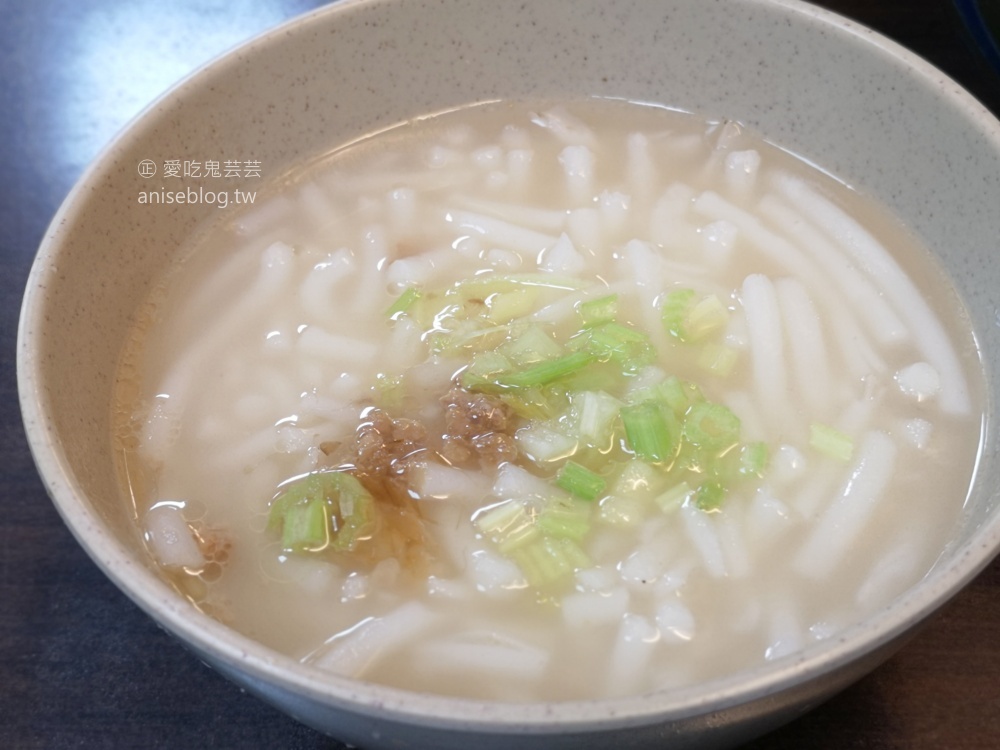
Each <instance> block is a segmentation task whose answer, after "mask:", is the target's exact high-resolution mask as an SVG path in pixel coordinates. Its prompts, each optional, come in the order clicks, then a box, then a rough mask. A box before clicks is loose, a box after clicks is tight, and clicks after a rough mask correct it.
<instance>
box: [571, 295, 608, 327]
mask: <svg viewBox="0 0 1000 750" xmlns="http://www.w3.org/2000/svg"><path fill="white" fill-rule="evenodd" d="M577 312H579V313H580V319H581V320H582V321H583V326H584V328H590V327H592V326H596V325H599V324H601V323H610V322H611V321H613V320H615V318H617V317H618V295H617V294H609V295H607V296H605V297H599V298H597V299H591V300H587V301H586V302H581V303H580V304H579V305H578V306H577Z"/></svg>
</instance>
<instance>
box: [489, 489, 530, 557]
mask: <svg viewBox="0 0 1000 750" xmlns="http://www.w3.org/2000/svg"><path fill="white" fill-rule="evenodd" d="M475 523H476V527H477V528H478V529H479V531H480V532H482V533H483V534H485V535H486V536H487V537H489V538H490V540H491V541H492V542H493V543H494V544H495V545H496V546H497V548H498V549H499V550H500V551H501V552H502V553H504V554H509V553H510V552H512V551H513V550H516V549H517V548H519V547H521V546H523V545H525V544H528V543H529V542H531V541H532V540H534V539H537V538H538V536H539V531H538V528H537V527H536V526H535V523H534V519H533V518H532V516H531V514H530V513H529V512H528V509H527V508H526V507H525V506H524V504H523V503H521V502H519V501H517V500H508V501H506V502H504V503H501V504H499V505H494V506H493V507H492V508H489V509H488V510H486V511H485V512H483V513H479V514H478V515H477V516H476V519H475Z"/></svg>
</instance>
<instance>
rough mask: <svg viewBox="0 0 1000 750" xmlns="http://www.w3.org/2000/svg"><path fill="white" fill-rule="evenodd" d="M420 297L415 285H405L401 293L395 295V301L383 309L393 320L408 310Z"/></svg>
mask: <svg viewBox="0 0 1000 750" xmlns="http://www.w3.org/2000/svg"><path fill="white" fill-rule="evenodd" d="M420 297H421V294H420V291H419V290H418V289H417V288H416V287H412V286H410V287H407V288H406V289H404V290H403V293H402V294H400V295H399V296H398V297H396V301H395V302H393V303H392V304H391V305H390V306H389V309H388V310H386V311H385V315H386V317H387V318H390V319H391V320H395V319H396V318H397V317H398V316H399V315H401V314H403V313H405V312H408V311H409V309H410V308H411V307H412V306H413V303H415V302H416V301H417V300H419V299H420Z"/></svg>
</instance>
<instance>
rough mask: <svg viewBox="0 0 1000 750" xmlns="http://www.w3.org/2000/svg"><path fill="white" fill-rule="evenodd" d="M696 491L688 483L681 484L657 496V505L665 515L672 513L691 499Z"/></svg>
mask: <svg viewBox="0 0 1000 750" xmlns="http://www.w3.org/2000/svg"><path fill="white" fill-rule="evenodd" d="M693 496H694V491H693V490H692V489H691V486H690V485H689V484H688V483H687V482H680V483H679V484H675V485H674V486H673V487H671V488H670V489H668V490H667V491H666V492H664V493H662V494H660V495H657V496H656V504H657V505H658V506H660V510H662V511H663V512H664V513H670V512H671V511H674V510H676V509H677V508H679V507H681V506H682V505H683V504H684V503H685V502H687V501H688V500H689V499H690V498H691V497H693Z"/></svg>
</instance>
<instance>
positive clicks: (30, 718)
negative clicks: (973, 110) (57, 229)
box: [0, 0, 1000, 750]
mask: <svg viewBox="0 0 1000 750" xmlns="http://www.w3.org/2000/svg"><path fill="white" fill-rule="evenodd" d="M485 1H487V0H484V2H485ZM318 4H319V3H317V2H315V1H312V0H229V2H224V1H223V0H211V1H207V2H197V0H175V1H174V2H163V1H162V0H128V1H123V2H117V1H116V0H38V1H37V2H31V3H28V2H23V3H22V2H20V1H19V0H0V19H2V20H0V155H2V158H0V174H2V175H3V179H2V180H0V268H2V272H0V451H2V455H0V748H62V747H81V748H100V747H125V748H130V747H141V748H201V747H213V748H246V747H271V748H333V749H335V750H336V748H342V747H343V746H342V745H340V744H338V743H336V742H334V741H332V740H329V739H327V738H325V737H323V736H321V735H319V734H317V733H315V732H313V731H312V730H310V729H307V728H305V727H303V726H301V725H299V724H297V723H295V722H294V721H292V720H291V719H289V718H287V717H285V716H284V715H282V714H281V713H279V712H278V711H276V710H274V709H272V708H270V707H269V706H266V705H265V704H263V703H261V702H260V701H258V700H257V699H255V698H253V697H250V696H248V695H246V694H244V693H243V692H241V691H240V690H239V689H238V688H236V687H235V686H233V685H232V684H230V683H229V682H227V681H226V680H224V679H223V678H221V677H220V676H219V675H217V674H216V673H215V672H214V671H212V670H211V669H209V668H208V667H205V666H204V665H203V664H201V663H200V662H199V661H198V660H197V659H195V658H194V657H192V656H191V654H189V653H188V652H187V651H185V650H184V649H183V648H182V647H181V646H180V645H178V644H177V643H176V642H174V641H173V640H172V639H171V638H170V637H168V636H167V635H166V634H164V633H163V632H162V631H161V630H159V629H158V628H157V627H156V626H155V625H154V624H153V623H152V621H151V620H150V619H148V618H147V617H146V616H145V615H144V614H142V613H141V612H140V611H139V610H138V609H137V608H136V607H135V606H134V605H133V604H132V603H131V602H130V601H129V600H127V599H126V598H125V596H123V595H122V594H121V593H120V592H119V591H118V590H117V589H116V588H115V587H114V586H113V585H112V584H111V583H109V582H108V581H107V580H106V579H105V578H104V577H103V575H102V574H101V573H100V572H99V571H98V570H97V568H96V567H95V566H94V565H93V564H92V563H91V562H90V560H89V559H88V558H87V556H86V555H85V554H84V553H83V551H82V550H81V549H80V547H79V546H78V545H77V544H76V542H75V541H74V540H73V538H72V537H71V536H70V534H69V532H68V531H67V530H66V529H65V527H64V526H63V524H62V522H61V521H60V519H59V517H58V515H57V513H56V511H55V510H54V508H53V506H52V504H51V503H50V502H49V500H48V498H47V497H46V494H45V491H44V490H43V488H42V485H41V482H40V480H39V478H38V475H37V473H36V471H35V468H34V465H33V463H32V460H31V456H30V454H29V452H28V448H27V445H26V442H25V438H24V434H23V430H22V427H21V421H20V415H19V411H18V406H17V395H16V381H15V371H14V341H15V335H16V321H17V314H18V308H19V305H20V300H21V295H22V291H23V288H24V283H25V280H26V278H27V274H28V269H29V267H30V263H31V260H32V257H33V255H34V252H35V248H36V247H37V245H38V243H39V240H40V239H41V237H42V233H43V231H44V229H45V226H46V224H47V223H48V221H49V220H50V219H51V217H52V215H53V214H54V212H55V210H56V208H57V207H58V205H59V203H60V202H61V201H62V199H63V198H64V197H65V195H66V193H67V192H68V190H69V188H70V187H71V185H72V184H73V182H74V181H75V180H76V179H77V177H78V176H79V174H80V173H81V171H82V169H83V168H84V166H85V165H86V164H87V163H88V162H89V161H90V160H91V159H92V158H93V157H94V156H95V155H96V153H97V152H98V150H99V149H100V148H101V147H102V145H103V144H104V143H106V142H107V141H108V140H109V139H110V138H111V137H112V136H113V135H114V133H115V132H116V131H117V130H118V129H119V128H120V127H121V126H122V125H123V124H124V123H125V122H126V121H127V120H128V119H129V118H131V117H132V116H133V115H134V114H135V113H136V112H138V111H139V110H140V109H141V108H142V107H143V106H144V105H145V104H146V103H148V102H149V101H150V100H151V99H152V98H153V97H155V96H156V95H157V94H159V93H160V92H161V91H162V90H163V89H165V88H166V87H168V86H169V85H170V84H171V83H172V82H173V81H175V80H177V79H178V78H180V77H181V76H183V75H184V74H186V73H187V72H188V71H189V70H191V69H192V68H193V67H195V66H196V65H198V64H199V63H201V62H203V61H205V60H207V59H209V58H210V57H212V56H214V55H215V54H217V53H218V52H220V51H222V50H224V49H226V48H228V47H230V46H232V45H234V44H236V43H238V42H240V41H242V40H243V39H245V38H247V37H249V36H251V35H253V34H255V33H257V32H258V31H261V30H263V29H265V28H267V27H269V26H272V25H274V24H276V23H278V22H280V21H282V20H284V19H285V18H288V17H290V16H293V15H296V14H298V13H300V12H302V11H305V10H307V9H309V8H311V7H313V6H315V5H318ZM820 4H821V5H824V6H827V7H829V8H831V9H833V10H836V11H838V12H840V13H842V14H844V15H846V16H849V17H851V18H854V19H856V20H858V21H860V22H862V23H864V24H866V25H868V26H871V27H873V28H875V29H876V30H878V31H881V32H882V33H884V34H886V35H887V36H889V37H891V38H893V39H894V40H896V41H898V42H900V43H901V44H903V45H904V46H907V47H909V48H910V49H912V50H914V51H916V52H917V53H919V54H920V55H922V56H924V57H925V58H927V59H928V60H930V61H931V62H932V63H933V64H935V65H937V66H938V67H940V68H941V69H942V70H944V71H945V72H946V73H948V74H949V75H951V76H952V77H953V78H955V79H956V80H957V81H958V82H960V83H961V84H962V85H964V86H965V87H966V88H967V89H969V90H970V91H971V92H972V93H973V94H974V95H975V96H977V97H978V98H979V99H980V100H981V101H983V102H984V103H985V104H987V106H989V107H990V108H991V109H992V110H993V111H994V112H995V113H998V114H1000V76H998V75H997V73H995V72H994V71H992V70H991V69H989V68H988V67H987V65H986V64H985V63H984V62H983V60H982V59H981V58H979V57H978V55H977V54H976V53H975V52H974V51H973V50H972V48H971V46H970V45H969V44H968V43H967V39H966V37H965V35H964V31H963V28H962V27H961V25H960V23H959V21H958V17H957V15H956V13H955V11H954V9H953V6H952V5H951V3H950V2H949V1H948V0H868V1H867V2H866V1H865V0H825V1H824V2H822V3H820ZM998 210H1000V207H998ZM748 747H750V748H753V750H778V749H783V748H796V749H798V748H830V749H832V748H837V749H838V750H840V749H842V748H868V749H869V750H885V749H888V748H897V749H899V750H902V749H904V748H905V749H906V750H920V749H923V748H926V749H927V750H959V749H962V748H969V749H970V750H971V749H972V748H1000V562H997V561H995V562H994V563H993V564H992V565H991V566H990V567H989V568H988V569H987V570H986V571H984V572H983V573H982V574H981V575H980V576H979V577H978V579H977V580H976V581H975V582H974V583H972V584H971V585H970V586H969V587H968V588H967V589H966V590H965V591H963V592H962V593H961V594H960V595H959V596H957V597H956V598H955V599H954V600H953V601H952V602H951V603H950V604H949V605H948V606H947V607H946V608H945V609H944V611H943V612H941V613H940V615H939V616H937V617H936V618H935V619H934V620H933V621H932V623H931V624H930V625H929V626H928V627H926V628H925V629H924V630H923V631H922V632H921V633H920V634H919V635H918V636H917V637H916V638H915V639H914V640H913V641H911V642H910V643H909V644H908V645H907V646H906V647H905V648H904V649H903V650H902V651H901V652H900V653H899V654H898V655H896V656H895V657H894V658H892V659H891V660H890V661H889V662H887V663H886V664H885V665H883V666H882V667H881V668H879V669H878V670H876V671H875V672H874V673H873V674H871V675H870V676H869V677H867V678H866V679H864V680H862V681H861V682H859V683H857V684H856V685H855V686H853V687H851V688H850V689H848V690H846V691H845V692H843V693H842V694H840V695H839V696H837V697H835V698H833V699H832V700H830V701H829V702H828V703H826V704H824V705H823V706H821V707H820V708H818V709H817V710H815V711H813V712H812V713H809V714H807V715H805V716H803V717H802V718H800V719H798V720H797V721H795V722H794V723H792V724H790V725H788V726H786V727H785V728H783V729H781V730H779V731H777V732H774V733H773V734H771V735H768V736H766V737H763V738H761V739H759V740H757V741H755V742H753V743H751V744H750V745H748Z"/></svg>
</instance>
